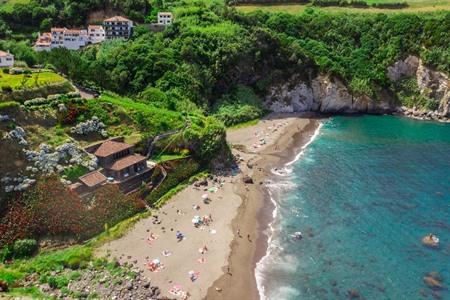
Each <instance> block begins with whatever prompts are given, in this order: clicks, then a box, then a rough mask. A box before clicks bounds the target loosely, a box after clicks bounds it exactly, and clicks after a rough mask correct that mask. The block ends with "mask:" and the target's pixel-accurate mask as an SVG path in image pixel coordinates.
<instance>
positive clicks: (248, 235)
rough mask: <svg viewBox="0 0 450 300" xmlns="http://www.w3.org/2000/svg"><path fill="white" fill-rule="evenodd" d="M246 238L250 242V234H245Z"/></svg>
mask: <svg viewBox="0 0 450 300" xmlns="http://www.w3.org/2000/svg"><path fill="white" fill-rule="evenodd" d="M247 239H248V241H249V242H250V243H251V242H252V240H251V239H250V234H247Z"/></svg>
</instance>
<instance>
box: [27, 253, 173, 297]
mask: <svg viewBox="0 0 450 300" xmlns="http://www.w3.org/2000/svg"><path fill="white" fill-rule="evenodd" d="M42 281H46V283H41V282H42ZM64 283H68V284H67V287H62V286H63V285H64ZM23 287H25V288H26V287H37V288H38V289H39V290H40V291H42V293H43V294H45V295H47V296H50V297H52V298H56V299H86V298H95V299H158V300H162V299H169V298H166V297H163V296H161V290H160V289H159V288H158V287H155V286H153V285H152V284H151V282H150V281H149V280H148V279H147V278H145V277H144V276H143V275H142V271H140V270H138V269H137V268H135V267H134V265H133V264H124V265H120V264H119V263H118V262H116V261H115V262H110V263H106V261H103V262H100V263H98V262H94V263H91V264H90V265H89V266H87V267H86V268H84V269H79V270H72V269H63V270H60V271H53V272H51V273H49V274H44V275H40V276H39V275H38V274H36V273H34V274H32V275H30V276H28V277H27V278H25V279H24V284H23Z"/></svg>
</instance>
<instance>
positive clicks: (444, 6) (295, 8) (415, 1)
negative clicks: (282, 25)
mask: <svg viewBox="0 0 450 300" xmlns="http://www.w3.org/2000/svg"><path fill="white" fill-rule="evenodd" d="M366 2H367V3H368V4H374V3H393V2H402V1H398V0H366ZM406 2H407V3H408V4H409V7H407V8H403V9H379V8H352V7H314V9H317V10H320V11H326V12H336V13H339V12H351V13H405V12H406V13H408V12H409V13H415V12H431V11H439V10H450V0H439V1H433V0H408V1H406ZM308 7H312V6H310V5H307V4H280V5H277V4H275V5H240V6H237V7H236V9H237V10H239V11H242V12H244V13H249V12H252V11H256V10H262V11H266V12H286V13H292V14H296V13H302V12H303V11H304V10H305V9H306V8H308Z"/></svg>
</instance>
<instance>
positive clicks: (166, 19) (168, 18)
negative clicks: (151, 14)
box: [158, 12, 173, 25]
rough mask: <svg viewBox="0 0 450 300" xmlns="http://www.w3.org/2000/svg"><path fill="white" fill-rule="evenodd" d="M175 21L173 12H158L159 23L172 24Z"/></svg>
mask: <svg viewBox="0 0 450 300" xmlns="http://www.w3.org/2000/svg"><path fill="white" fill-rule="evenodd" d="M172 21H173V15H172V13H171V12H159V13H158V25H170V24H172Z"/></svg>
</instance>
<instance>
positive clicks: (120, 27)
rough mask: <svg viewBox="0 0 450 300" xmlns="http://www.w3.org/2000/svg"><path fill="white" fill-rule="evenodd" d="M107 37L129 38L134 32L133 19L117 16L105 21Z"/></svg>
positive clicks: (109, 38)
mask: <svg viewBox="0 0 450 300" xmlns="http://www.w3.org/2000/svg"><path fill="white" fill-rule="evenodd" d="M103 27H104V28H105V36H106V39H108V40H111V39H129V38H130V37H131V34H132V32H133V21H131V20H128V19H127V18H124V17H121V16H115V17H112V18H109V19H106V20H104V21H103Z"/></svg>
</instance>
